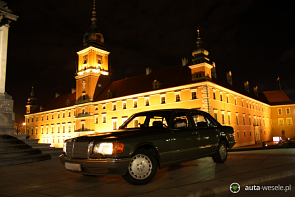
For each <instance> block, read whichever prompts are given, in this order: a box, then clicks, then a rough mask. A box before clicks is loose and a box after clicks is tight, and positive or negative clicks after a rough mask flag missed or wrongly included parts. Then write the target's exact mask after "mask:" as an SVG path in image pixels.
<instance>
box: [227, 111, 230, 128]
mask: <svg viewBox="0 0 295 197" xmlns="http://www.w3.org/2000/svg"><path fill="white" fill-rule="evenodd" d="M227 122H228V124H229V125H230V112H229V111H228V112H227Z"/></svg>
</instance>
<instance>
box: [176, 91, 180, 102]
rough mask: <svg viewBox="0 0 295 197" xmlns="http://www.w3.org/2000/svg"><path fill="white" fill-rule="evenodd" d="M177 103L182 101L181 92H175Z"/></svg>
mask: <svg viewBox="0 0 295 197" xmlns="http://www.w3.org/2000/svg"><path fill="white" fill-rule="evenodd" d="M175 101H176V102H179V101H180V92H175Z"/></svg>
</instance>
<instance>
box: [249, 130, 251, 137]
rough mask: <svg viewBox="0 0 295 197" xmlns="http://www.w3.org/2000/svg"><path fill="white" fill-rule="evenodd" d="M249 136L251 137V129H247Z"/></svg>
mask: <svg viewBox="0 0 295 197" xmlns="http://www.w3.org/2000/svg"><path fill="white" fill-rule="evenodd" d="M249 136H250V137H251V129H250V130H249Z"/></svg>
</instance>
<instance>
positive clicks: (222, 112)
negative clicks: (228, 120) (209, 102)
mask: <svg viewBox="0 0 295 197" xmlns="http://www.w3.org/2000/svg"><path fill="white" fill-rule="evenodd" d="M221 123H222V124H225V117H224V111H221Z"/></svg>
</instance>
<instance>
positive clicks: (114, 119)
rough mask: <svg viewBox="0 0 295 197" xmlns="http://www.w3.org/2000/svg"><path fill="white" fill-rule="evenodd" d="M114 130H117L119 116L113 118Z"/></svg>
mask: <svg viewBox="0 0 295 197" xmlns="http://www.w3.org/2000/svg"><path fill="white" fill-rule="evenodd" d="M112 125H113V130H117V118H112Z"/></svg>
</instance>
